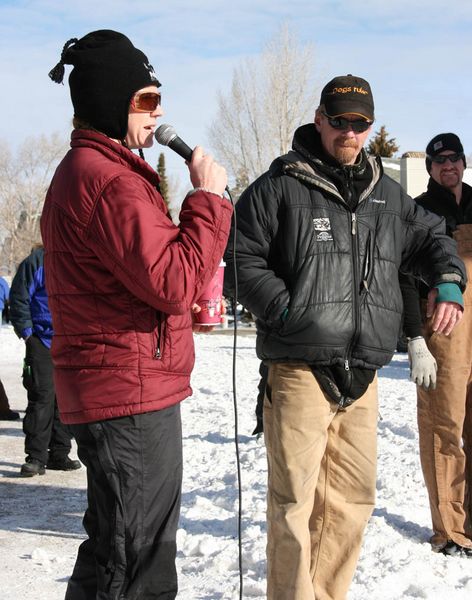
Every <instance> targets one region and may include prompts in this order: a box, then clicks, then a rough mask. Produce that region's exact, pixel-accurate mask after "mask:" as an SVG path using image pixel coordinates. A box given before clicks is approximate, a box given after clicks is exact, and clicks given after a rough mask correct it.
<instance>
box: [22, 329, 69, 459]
mask: <svg viewBox="0 0 472 600" xmlns="http://www.w3.org/2000/svg"><path fill="white" fill-rule="evenodd" d="M23 385H24V387H25V388H26V390H27V392H28V406H27V407H26V414H25V418H24V419H23V432H24V434H25V436H26V437H25V453H26V454H27V455H28V456H31V458H36V459H38V460H40V461H41V462H43V463H46V462H47V460H48V450H49V454H50V456H51V457H54V458H58V459H60V458H62V457H65V456H67V455H68V454H69V452H70V449H71V443H70V440H71V434H70V429H69V428H68V427H67V426H66V425H63V424H62V423H61V421H60V419H59V411H58V408H57V402H56V396H55V392H54V379H53V365H52V359H51V351H50V349H49V348H46V346H44V344H43V343H42V342H41V340H39V338H37V337H36V336H34V335H32V336H31V337H30V338H28V339H27V340H26V356H25V366H24V369H23Z"/></svg>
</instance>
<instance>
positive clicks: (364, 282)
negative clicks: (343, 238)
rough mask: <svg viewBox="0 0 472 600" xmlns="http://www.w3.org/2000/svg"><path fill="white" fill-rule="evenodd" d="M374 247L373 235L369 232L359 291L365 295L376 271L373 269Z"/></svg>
mask: <svg viewBox="0 0 472 600" xmlns="http://www.w3.org/2000/svg"><path fill="white" fill-rule="evenodd" d="M372 247H373V244H372V236H371V233H370V232H369V235H368V237H367V241H366V245H365V256H364V265H363V267H362V273H361V281H360V290H359V293H360V295H361V296H365V295H366V294H367V293H368V292H369V288H370V284H371V282H372V276H373V272H374V269H373V265H374V258H373V251H372Z"/></svg>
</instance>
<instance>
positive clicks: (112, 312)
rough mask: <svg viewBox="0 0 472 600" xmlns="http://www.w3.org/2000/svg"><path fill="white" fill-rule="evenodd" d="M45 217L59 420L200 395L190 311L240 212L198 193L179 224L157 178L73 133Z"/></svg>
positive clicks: (88, 135)
mask: <svg viewBox="0 0 472 600" xmlns="http://www.w3.org/2000/svg"><path fill="white" fill-rule="evenodd" d="M71 147H72V149H71V150H69V152H68V153H67V154H66V156H65V157H64V159H63V160H62V162H61V164H60V165H59V167H58V168H57V171H56V173H55V175H54V178H53V180H52V182H51V185H50V188H49V191H48V194H47V197H46V201H45V204H44V210H43V214H42V216H41V233H42V236H43V241H44V245H45V249H46V254H45V274H46V287H47V291H48V296H49V306H50V309H51V313H52V318H53V327H54V338H53V344H52V356H53V361H54V367H55V369H54V378H55V384H56V394H57V400H58V404H59V410H60V414H61V419H62V421H63V422H64V423H69V424H71V423H85V422H89V421H98V420H102V419H110V418H113V417H120V416H125V415H131V414H137V413H142V412H148V411H152V410H158V409H162V408H165V407H167V406H170V405H172V404H175V403H177V402H179V401H181V400H182V399H184V398H185V397H186V396H189V395H190V394H191V392H192V390H191V388H190V373H191V371H192V368H193V364H194V357H195V355H194V345H193V334H192V319H191V312H190V308H191V305H192V303H193V302H194V301H195V299H196V298H198V295H199V292H200V290H201V289H202V288H203V287H204V286H205V285H206V284H207V282H208V281H209V280H210V278H211V277H212V275H213V274H214V273H215V271H216V269H217V267H218V263H219V262H220V259H221V256H222V254H223V251H224V249H225V246H226V241H227V237H228V233H229V228H230V223H231V213H232V208H231V205H230V203H229V202H228V200H226V199H222V198H220V197H219V196H217V195H216V194H210V193H206V192H202V191H199V192H195V193H193V194H191V195H189V196H188V197H187V198H186V199H185V200H184V202H183V204H182V210H181V213H180V225H179V226H176V225H174V224H173V223H172V221H171V219H170V217H169V216H168V212H167V209H166V206H165V204H164V201H163V199H162V197H161V195H160V194H159V192H158V191H157V189H156V186H157V185H158V181H159V178H158V176H157V174H156V173H155V171H154V170H153V169H151V168H150V167H149V165H148V164H147V163H146V162H144V161H143V160H141V159H140V158H139V157H138V156H136V155H135V154H134V153H132V152H131V151H130V150H128V149H127V148H125V147H123V146H120V145H119V144H117V143H115V142H113V141H112V140H110V139H109V138H107V137H106V136H104V135H102V134H100V133H97V132H92V131H85V130H76V131H74V132H73V133H72V141H71Z"/></svg>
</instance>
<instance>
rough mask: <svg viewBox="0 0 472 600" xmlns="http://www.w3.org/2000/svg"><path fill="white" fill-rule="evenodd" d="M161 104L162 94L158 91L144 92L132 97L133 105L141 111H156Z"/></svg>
mask: <svg viewBox="0 0 472 600" xmlns="http://www.w3.org/2000/svg"><path fill="white" fill-rule="evenodd" d="M160 105H161V95H160V94H159V93H158V92H144V93H142V94H136V95H135V96H133V97H132V98H131V106H132V107H133V108H134V109H135V110H137V111H139V112H154V111H155V110H156V108H157V107H158V106H160Z"/></svg>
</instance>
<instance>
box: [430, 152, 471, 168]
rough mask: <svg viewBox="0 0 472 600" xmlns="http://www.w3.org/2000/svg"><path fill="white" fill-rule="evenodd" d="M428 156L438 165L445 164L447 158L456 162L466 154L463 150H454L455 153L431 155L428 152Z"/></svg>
mask: <svg viewBox="0 0 472 600" xmlns="http://www.w3.org/2000/svg"><path fill="white" fill-rule="evenodd" d="M427 157H428V158H429V160H430V161H431V162H434V163H437V164H438V165H443V164H444V163H445V162H446V160H450V161H451V162H452V163H456V162H457V161H458V160H462V159H463V158H464V155H463V154H462V152H454V154H438V155H437V156H429V154H428V155H427Z"/></svg>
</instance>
